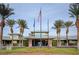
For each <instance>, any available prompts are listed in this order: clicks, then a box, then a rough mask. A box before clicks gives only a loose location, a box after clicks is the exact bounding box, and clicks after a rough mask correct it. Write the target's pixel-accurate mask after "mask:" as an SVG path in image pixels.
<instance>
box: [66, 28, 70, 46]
mask: <svg viewBox="0 0 79 59" xmlns="http://www.w3.org/2000/svg"><path fill="white" fill-rule="evenodd" d="M68 32H69V31H68V28H67V31H66V40H67V43H66V46H67V47H68V45H69V42H68Z"/></svg>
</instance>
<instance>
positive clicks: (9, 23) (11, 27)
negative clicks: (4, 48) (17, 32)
mask: <svg viewBox="0 0 79 59" xmlns="http://www.w3.org/2000/svg"><path fill="white" fill-rule="evenodd" d="M7 24H8V26H9V27H10V33H11V34H13V26H14V24H15V21H14V20H13V19H9V20H7ZM12 46H13V35H12Z"/></svg>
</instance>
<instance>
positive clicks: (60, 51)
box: [0, 47, 79, 55]
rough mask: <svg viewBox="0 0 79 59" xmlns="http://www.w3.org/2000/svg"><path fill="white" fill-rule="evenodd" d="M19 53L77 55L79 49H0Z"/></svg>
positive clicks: (6, 52) (4, 51)
mask: <svg viewBox="0 0 79 59" xmlns="http://www.w3.org/2000/svg"><path fill="white" fill-rule="evenodd" d="M19 53H25V54H27V53H32V54H33V53H40V54H41V53H44V54H45V53H46V54H53V55H55V54H56V55H57V54H58V55H59V54H60V55H62V54H66V55H67V54H68V55H76V54H77V55H78V54H79V50H77V49H76V48H28V47H26V48H13V49H12V50H5V49H3V50H0V54H19Z"/></svg>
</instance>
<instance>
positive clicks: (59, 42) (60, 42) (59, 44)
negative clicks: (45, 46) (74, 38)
mask: <svg viewBox="0 0 79 59" xmlns="http://www.w3.org/2000/svg"><path fill="white" fill-rule="evenodd" d="M59 47H61V40H60V33H59Z"/></svg>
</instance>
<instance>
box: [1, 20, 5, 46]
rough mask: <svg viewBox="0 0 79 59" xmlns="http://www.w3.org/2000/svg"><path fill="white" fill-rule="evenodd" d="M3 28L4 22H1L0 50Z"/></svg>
mask: <svg viewBox="0 0 79 59" xmlns="http://www.w3.org/2000/svg"><path fill="white" fill-rule="evenodd" d="M3 27H4V20H2V21H1V26H0V48H2V39H3Z"/></svg>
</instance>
